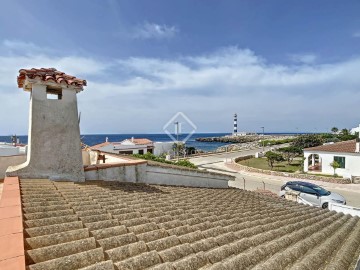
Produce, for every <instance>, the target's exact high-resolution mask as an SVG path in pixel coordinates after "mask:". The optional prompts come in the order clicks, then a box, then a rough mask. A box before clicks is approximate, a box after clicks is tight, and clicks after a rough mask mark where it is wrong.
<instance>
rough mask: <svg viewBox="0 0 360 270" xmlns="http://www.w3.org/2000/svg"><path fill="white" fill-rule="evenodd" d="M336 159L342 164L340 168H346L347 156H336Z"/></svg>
mask: <svg viewBox="0 0 360 270" xmlns="http://www.w3.org/2000/svg"><path fill="white" fill-rule="evenodd" d="M334 161H336V162H337V163H339V164H340V167H339V168H342V169H345V157H337V156H335V157H334Z"/></svg>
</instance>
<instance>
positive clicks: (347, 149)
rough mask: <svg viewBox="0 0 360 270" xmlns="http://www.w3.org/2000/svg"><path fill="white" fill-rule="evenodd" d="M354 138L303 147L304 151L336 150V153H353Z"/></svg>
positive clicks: (354, 147) (354, 146)
mask: <svg viewBox="0 0 360 270" xmlns="http://www.w3.org/2000/svg"><path fill="white" fill-rule="evenodd" d="M355 149H356V140H350V141H344V142H338V143H332V144H324V145H320V146H315V147H310V148H305V149H304V151H321V152H336V153H355Z"/></svg>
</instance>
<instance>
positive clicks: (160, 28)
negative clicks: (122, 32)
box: [132, 22, 179, 39]
mask: <svg viewBox="0 0 360 270" xmlns="http://www.w3.org/2000/svg"><path fill="white" fill-rule="evenodd" d="M178 32H179V29H178V28H177V27H175V26H169V25H166V24H156V23H149V22H145V23H144V24H143V25H140V26H137V27H135V29H134V32H133V35H132V36H133V37H134V38H140V39H164V38H172V37H174V36H175V35H176V34H177V33H178Z"/></svg>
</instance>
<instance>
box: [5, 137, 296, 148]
mask: <svg viewBox="0 0 360 270" xmlns="http://www.w3.org/2000/svg"><path fill="white" fill-rule="evenodd" d="M294 134H295V133H265V135H294ZM296 134H302V133H296ZM188 135H189V134H181V135H179V140H181V141H182V140H184V139H185V138H186V137H188ZM225 135H229V133H194V134H192V135H191V136H190V137H189V138H188V139H187V140H186V142H185V145H186V146H187V147H195V148H196V149H199V150H202V151H213V150H215V149H217V148H219V147H221V146H224V145H226V144H228V143H221V142H198V141H196V138H202V137H221V136H225ZM172 136H173V137H174V138H176V135H172ZM17 137H18V139H19V140H20V143H23V144H27V142H28V136H25V135H22V136H17ZM106 137H108V139H109V141H110V142H120V141H123V140H125V139H130V138H131V137H134V138H146V139H149V140H151V141H153V142H168V141H171V138H170V137H169V135H167V134H164V133H163V134H83V135H81V140H82V142H83V143H85V144H87V145H89V146H92V145H95V144H99V143H102V142H105V140H106ZM0 142H9V143H10V142H11V136H10V135H9V136H0Z"/></svg>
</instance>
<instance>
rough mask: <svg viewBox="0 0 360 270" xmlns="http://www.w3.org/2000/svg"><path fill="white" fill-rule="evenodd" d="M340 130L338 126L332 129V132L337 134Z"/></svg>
mask: <svg viewBox="0 0 360 270" xmlns="http://www.w3.org/2000/svg"><path fill="white" fill-rule="evenodd" d="M338 131H339V129H338V128H337V127H333V128H332V129H331V132H332V133H334V134H336V133H337V132H338Z"/></svg>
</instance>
